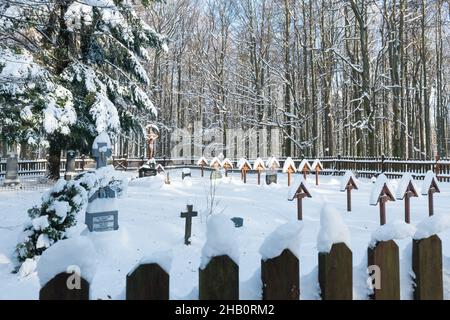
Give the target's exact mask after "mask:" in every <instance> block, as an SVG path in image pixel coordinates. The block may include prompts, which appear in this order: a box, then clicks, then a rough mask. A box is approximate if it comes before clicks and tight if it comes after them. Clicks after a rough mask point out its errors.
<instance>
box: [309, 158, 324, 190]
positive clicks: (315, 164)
mask: <svg viewBox="0 0 450 320" xmlns="http://www.w3.org/2000/svg"><path fill="white" fill-rule="evenodd" d="M311 167H312V169H313V170H314V173H315V175H316V186H318V185H319V172H320V171H322V170H323V166H322V163H321V162H320V160H319V159H316V160H314V162H313V164H312V166H311Z"/></svg>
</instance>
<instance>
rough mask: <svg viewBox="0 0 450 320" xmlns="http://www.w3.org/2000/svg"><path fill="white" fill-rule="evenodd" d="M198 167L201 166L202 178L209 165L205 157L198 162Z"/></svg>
mask: <svg viewBox="0 0 450 320" xmlns="http://www.w3.org/2000/svg"><path fill="white" fill-rule="evenodd" d="M197 165H198V166H200V171H201V173H202V178H203V176H204V167H205V166H207V165H208V161H206V159H205V157H201V158H200V159H198V161H197Z"/></svg>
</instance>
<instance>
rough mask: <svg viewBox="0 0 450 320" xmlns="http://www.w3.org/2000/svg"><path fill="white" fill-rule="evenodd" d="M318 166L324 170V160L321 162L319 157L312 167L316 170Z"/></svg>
mask: <svg viewBox="0 0 450 320" xmlns="http://www.w3.org/2000/svg"><path fill="white" fill-rule="evenodd" d="M317 166H319V168H320V170H323V166H322V162H320V160H319V159H316V160H314V162H313V164H312V165H311V168H312V169H313V170H316V167H317Z"/></svg>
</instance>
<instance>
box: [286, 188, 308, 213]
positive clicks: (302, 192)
mask: <svg viewBox="0 0 450 320" xmlns="http://www.w3.org/2000/svg"><path fill="white" fill-rule="evenodd" d="M295 198H297V219H298V220H302V219H303V206H302V200H303V198H312V196H311V194H310V193H309V191H308V189H306V186H305V185H304V184H303V182H301V183H300V185H299V186H298V189H297V191H296V192H295V195H294V196H293V197H292V199H288V200H289V201H292V200H294V199H295Z"/></svg>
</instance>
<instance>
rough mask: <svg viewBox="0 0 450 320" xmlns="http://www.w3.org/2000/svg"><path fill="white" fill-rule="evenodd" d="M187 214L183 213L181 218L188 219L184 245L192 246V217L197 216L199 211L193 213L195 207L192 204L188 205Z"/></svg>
mask: <svg viewBox="0 0 450 320" xmlns="http://www.w3.org/2000/svg"><path fill="white" fill-rule="evenodd" d="M186 207H187V212H181V215H180V217H181V218H186V224H185V228H184V244H185V245H187V246H188V245H190V244H191V241H189V238H190V237H191V231H192V217H196V216H197V211H192V209H193V208H194V206H193V205H192V204H188V205H187V206H186Z"/></svg>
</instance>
